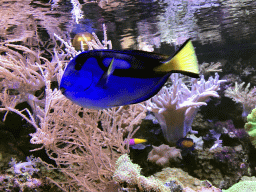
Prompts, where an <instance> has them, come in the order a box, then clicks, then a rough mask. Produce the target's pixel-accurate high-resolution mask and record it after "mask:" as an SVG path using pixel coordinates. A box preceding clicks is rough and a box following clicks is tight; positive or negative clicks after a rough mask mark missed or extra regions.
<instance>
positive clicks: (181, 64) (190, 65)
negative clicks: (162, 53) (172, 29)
mask: <svg viewBox="0 0 256 192" xmlns="http://www.w3.org/2000/svg"><path fill="white" fill-rule="evenodd" d="M154 71H156V72H166V73H168V72H178V73H182V74H184V75H188V76H190V77H196V78H198V77H199V67H198V61H197V57H196V54H195V50H194V47H193V45H192V42H191V40H190V39H188V40H187V41H186V42H185V43H184V44H183V45H182V46H181V47H180V49H179V50H178V51H177V52H176V53H175V55H174V56H173V57H172V58H170V59H168V60H167V61H165V62H163V64H162V65H160V66H158V67H156V68H155V69H154Z"/></svg>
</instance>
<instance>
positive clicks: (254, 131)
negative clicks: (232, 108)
mask: <svg viewBox="0 0 256 192" xmlns="http://www.w3.org/2000/svg"><path fill="white" fill-rule="evenodd" d="M247 121H248V122H247V123H246V124H245V126H244V128H245V130H246V131H247V133H248V134H249V135H250V140H251V142H252V144H253V145H254V146H255V147H256V108H255V109H253V110H252V112H251V113H250V114H249V115H248V116H247Z"/></svg>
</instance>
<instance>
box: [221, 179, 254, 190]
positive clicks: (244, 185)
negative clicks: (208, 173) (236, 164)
mask: <svg viewBox="0 0 256 192" xmlns="http://www.w3.org/2000/svg"><path fill="white" fill-rule="evenodd" d="M222 191H223V192H240V191H248V192H249V191H250V192H256V181H240V182H238V183H236V184H235V185H233V186H232V187H230V188H229V189H227V190H222Z"/></svg>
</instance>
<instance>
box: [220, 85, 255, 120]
mask: <svg viewBox="0 0 256 192" xmlns="http://www.w3.org/2000/svg"><path fill="white" fill-rule="evenodd" d="M244 84H245V82H243V83H241V84H238V83H237V82H235V87H229V88H228V89H226V90H225V96H226V97H230V98H231V99H232V100H233V101H235V102H237V103H242V105H243V113H242V116H243V117H247V115H248V114H249V113H251V111H252V110H253V109H254V108H255V107H256V87H253V88H251V89H250V83H248V84H247V85H246V86H245V88H243V87H244Z"/></svg>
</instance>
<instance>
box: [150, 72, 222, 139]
mask: <svg viewBox="0 0 256 192" xmlns="http://www.w3.org/2000/svg"><path fill="white" fill-rule="evenodd" d="M170 78H171V80H172V83H173V85H172V86H171V87H170V88H168V87H163V88H162V90H161V91H159V93H158V94H157V95H156V96H155V97H153V98H152V99H150V100H149V101H148V102H147V109H148V110H149V111H152V112H154V114H155V116H156V118H157V119H158V121H159V123H160V125H161V128H162V131H163V134H164V137H165V138H166V140H167V141H168V142H169V143H175V142H176V141H177V140H179V139H180V138H183V137H185V136H186V134H187V133H188V132H192V129H191V124H192V122H193V119H194V117H195V115H196V113H197V111H198V107H200V106H202V105H207V104H206V102H207V101H208V99H209V98H210V97H211V96H212V97H219V95H218V93H217V90H218V89H219V86H220V83H221V82H223V81H224V80H219V75H218V74H217V73H216V74H215V78H213V77H210V78H209V79H208V81H205V79H204V76H202V77H201V79H200V80H199V81H198V80H197V79H192V86H191V89H189V88H188V87H187V86H186V85H185V84H184V83H183V82H182V81H181V79H179V78H178V74H172V75H171V77H170Z"/></svg>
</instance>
